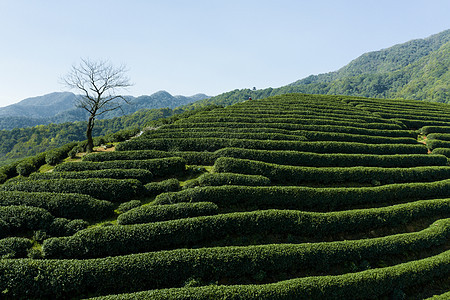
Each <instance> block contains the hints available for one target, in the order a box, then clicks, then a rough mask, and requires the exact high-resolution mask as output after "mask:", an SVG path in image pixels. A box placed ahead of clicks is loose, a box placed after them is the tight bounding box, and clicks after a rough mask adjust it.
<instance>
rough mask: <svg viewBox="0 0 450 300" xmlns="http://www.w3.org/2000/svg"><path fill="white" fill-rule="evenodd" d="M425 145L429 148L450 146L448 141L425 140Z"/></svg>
mask: <svg viewBox="0 0 450 300" xmlns="http://www.w3.org/2000/svg"><path fill="white" fill-rule="evenodd" d="M427 147H428V149H430V150H433V149H436V148H450V141H441V140H427Z"/></svg>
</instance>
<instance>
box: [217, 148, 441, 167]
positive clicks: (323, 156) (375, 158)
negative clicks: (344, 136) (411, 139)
mask: <svg viewBox="0 0 450 300" xmlns="http://www.w3.org/2000/svg"><path fill="white" fill-rule="evenodd" d="M214 154H215V156H216V157H217V158H218V157H234V158H243V159H252V160H258V161H263V162H267V163H275V164H279V165H293V166H306V167H354V166H364V167H384V168H393V167H417V166H445V165H446V164H447V159H446V157H444V156H442V155H423V154H394V155H375V154H345V153H313V152H298V151H290V150H287V151H283V150H278V151H277V150H256V149H242V148H224V149H220V150H217V151H216V152H214Z"/></svg>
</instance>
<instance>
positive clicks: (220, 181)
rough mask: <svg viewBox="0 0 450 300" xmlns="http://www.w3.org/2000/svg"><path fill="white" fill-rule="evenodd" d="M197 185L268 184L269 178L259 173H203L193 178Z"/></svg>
mask: <svg viewBox="0 0 450 300" xmlns="http://www.w3.org/2000/svg"><path fill="white" fill-rule="evenodd" d="M194 185H198V186H219V185H245V186H268V185H270V179H269V178H267V177H264V176H261V175H244V174H237V173H205V174H203V175H201V176H200V177H198V178H197V179H196V180H195V184H194Z"/></svg>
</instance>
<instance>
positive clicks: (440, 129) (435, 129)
mask: <svg viewBox="0 0 450 300" xmlns="http://www.w3.org/2000/svg"><path fill="white" fill-rule="evenodd" d="M419 132H420V133H421V134H425V135H428V134H430V133H450V126H424V127H422V128H420V129H419Z"/></svg>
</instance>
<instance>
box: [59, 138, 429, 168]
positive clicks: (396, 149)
mask: <svg viewBox="0 0 450 300" xmlns="http://www.w3.org/2000/svg"><path fill="white" fill-rule="evenodd" d="M228 147H236V148H250V149H264V150H295V151H304V152H316V153H359V154H426V153H427V148H426V147H425V146H424V145H421V144H420V145H419V144H417V145H410V144H364V143H345V142H335V141H325V142H303V141H301V142H297V141H271V140H267V141H262V140H245V139H221V138H172V139H163V138H161V139H133V140H130V141H127V142H123V143H121V144H119V145H117V147H116V150H117V151H129V150H162V151H210V152H213V151H216V150H219V149H222V148H228ZM63 165H67V163H66V164H63Z"/></svg>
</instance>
